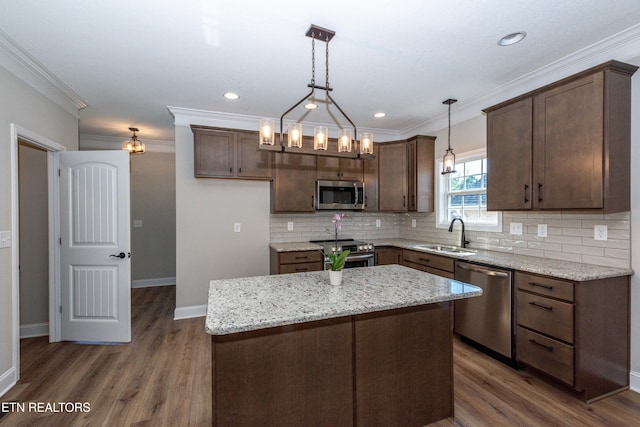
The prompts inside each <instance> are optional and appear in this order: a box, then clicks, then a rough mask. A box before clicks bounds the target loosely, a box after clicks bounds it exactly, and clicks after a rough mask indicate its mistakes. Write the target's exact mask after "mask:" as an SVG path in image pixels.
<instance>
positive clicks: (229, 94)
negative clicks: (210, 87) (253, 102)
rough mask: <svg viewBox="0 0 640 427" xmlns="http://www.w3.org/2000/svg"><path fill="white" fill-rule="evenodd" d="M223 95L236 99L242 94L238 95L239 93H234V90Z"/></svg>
mask: <svg viewBox="0 0 640 427" xmlns="http://www.w3.org/2000/svg"><path fill="white" fill-rule="evenodd" d="M222 96H224V97H225V98H227V99H231V100H236V99H238V98H240V95H238V94H237V93H234V92H226V93H225V94H224V95H222Z"/></svg>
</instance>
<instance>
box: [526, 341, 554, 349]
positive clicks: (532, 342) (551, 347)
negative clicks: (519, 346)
mask: <svg viewBox="0 0 640 427" xmlns="http://www.w3.org/2000/svg"><path fill="white" fill-rule="evenodd" d="M529 342H530V343H531V344H535V345H537V346H540V347H542V348H544V349H545V350H547V351H553V346H550V345H544V344H542V343H539V342H538V341H536V340H534V339H533V338H529Z"/></svg>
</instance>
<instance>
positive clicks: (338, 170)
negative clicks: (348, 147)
mask: <svg viewBox="0 0 640 427" xmlns="http://www.w3.org/2000/svg"><path fill="white" fill-rule="evenodd" d="M327 151H333V152H337V151H338V140H337V139H333V138H331V139H329V146H328V148H327ZM363 163H365V161H363V160H355V159H346V158H345V159H343V158H339V157H318V160H317V167H318V179H326V180H330V181H362V169H363ZM365 192H366V190H365Z"/></svg>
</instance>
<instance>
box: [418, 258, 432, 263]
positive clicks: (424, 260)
mask: <svg viewBox="0 0 640 427" xmlns="http://www.w3.org/2000/svg"><path fill="white" fill-rule="evenodd" d="M418 260H420V261H423V262H431V260H430V259H429V258H418Z"/></svg>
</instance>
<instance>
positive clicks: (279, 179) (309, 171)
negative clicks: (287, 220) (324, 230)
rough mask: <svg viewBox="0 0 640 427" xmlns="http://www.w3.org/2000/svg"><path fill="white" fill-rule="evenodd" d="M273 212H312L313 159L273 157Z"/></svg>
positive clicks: (313, 187)
mask: <svg viewBox="0 0 640 427" xmlns="http://www.w3.org/2000/svg"><path fill="white" fill-rule="evenodd" d="M273 174H274V176H273V182H272V183H271V211H272V212H314V211H315V206H314V205H315V203H314V198H315V184H316V156H313V155H306V154H288V153H275V154H274V168H273Z"/></svg>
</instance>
